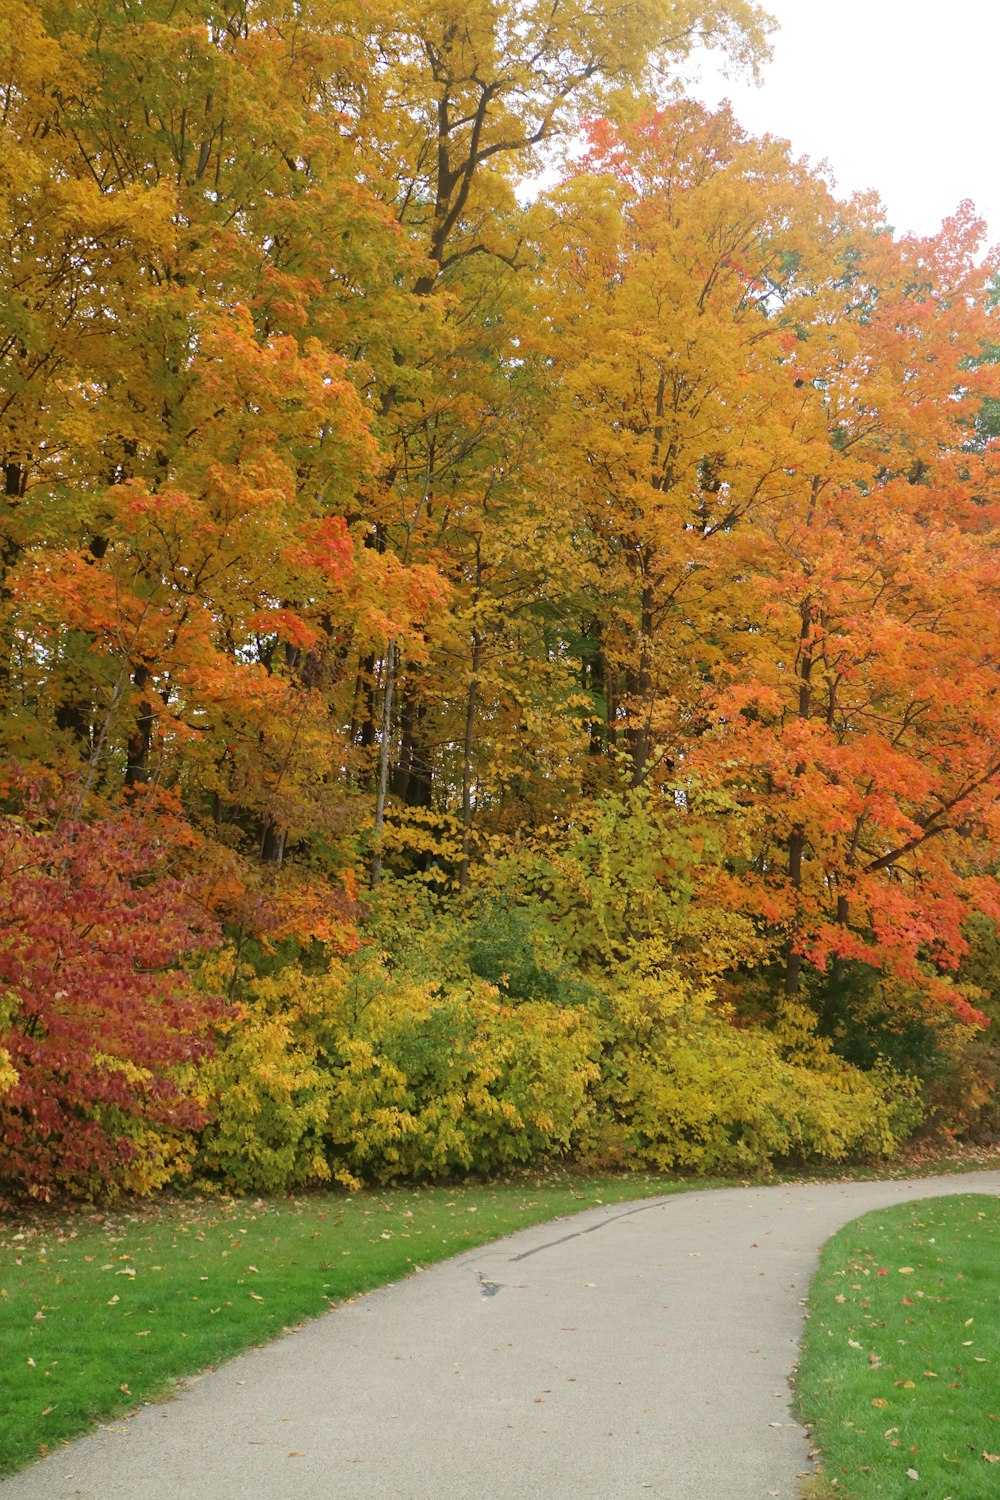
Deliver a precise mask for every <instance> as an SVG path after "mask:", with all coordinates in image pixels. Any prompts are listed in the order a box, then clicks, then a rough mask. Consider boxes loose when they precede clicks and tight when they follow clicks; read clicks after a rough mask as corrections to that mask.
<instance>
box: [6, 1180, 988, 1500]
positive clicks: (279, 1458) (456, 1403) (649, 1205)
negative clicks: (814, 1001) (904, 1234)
mask: <svg viewBox="0 0 1000 1500" xmlns="http://www.w3.org/2000/svg"><path fill="white" fill-rule="evenodd" d="M971 1192H979V1193H993V1194H1000V1172H977V1173H973V1174H970V1175H968V1176H957V1177H938V1178H924V1179H921V1180H919V1181H911V1182H859V1183H836V1184H824V1185H822V1186H786V1187H773V1188H730V1189H723V1190H721V1191H716V1192H697V1193H685V1194H683V1195H680V1196H677V1197H670V1198H655V1199H649V1200H646V1201H644V1202H640V1203H632V1204H617V1205H614V1206H609V1207H606V1208H598V1209H590V1210H588V1211H587V1212H585V1213H583V1214H580V1215H578V1216H577V1217H575V1218H569V1219H560V1220H557V1221H555V1222H554V1223H549V1224H542V1225H537V1226H535V1227H534V1228H532V1229H526V1230H523V1231H522V1232H521V1233H519V1234H516V1235H514V1236H512V1237H511V1238H509V1239H506V1240H500V1241H498V1242H496V1243H495V1244H492V1245H487V1246H483V1247H482V1248H480V1249H478V1250H472V1251H470V1252H469V1253H468V1254H466V1255H462V1256H460V1257H458V1258H457V1259H456V1260H452V1261H449V1262H447V1263H446V1264H444V1265H441V1266H437V1267H435V1268H433V1269H431V1270H429V1271H425V1272H423V1273H422V1274H420V1275H418V1276H414V1277H411V1278H409V1279H408V1280H407V1281H405V1282H401V1283H399V1284H397V1285H395V1286H392V1287H386V1288H384V1289H382V1290H381V1291H378V1292H373V1293H371V1294H370V1295H368V1296H366V1297H362V1298H360V1299H359V1300H358V1301H356V1302H354V1303H350V1304H347V1305H346V1306H343V1307H340V1308H337V1309H336V1310H334V1311H333V1312H331V1313H329V1314H327V1315H325V1316H323V1317H321V1318H319V1319H317V1321H316V1322H314V1323H310V1324H308V1325H307V1326H306V1327H304V1328H302V1329H300V1330H299V1331H297V1332H295V1333H293V1334H289V1335H287V1336H286V1337H285V1338H282V1339H280V1340H279V1341H278V1342H277V1343H274V1344H271V1345H268V1346H267V1347H266V1348H263V1349H257V1350H255V1351H253V1352H252V1353H250V1354H247V1355H244V1356H243V1357H241V1358H239V1359H235V1360H233V1361H232V1362H231V1363H230V1364H227V1365H225V1366H223V1367H222V1368H220V1369H219V1370H216V1371H213V1372H211V1373H210V1374H206V1375H203V1376H201V1377H200V1378H198V1379H196V1380H194V1381H192V1382H191V1383H190V1385H189V1386H188V1387H187V1388H186V1389H185V1390H184V1392H183V1394H182V1395H181V1396H180V1397H179V1398H178V1399H177V1400H175V1401H171V1402H168V1403H166V1404H163V1405H155V1406H147V1407H144V1408H142V1409H141V1410H140V1411H139V1412H138V1413H137V1414H136V1415H134V1416H132V1417H130V1418H128V1419H127V1420H124V1421H121V1422H118V1423H115V1424H114V1425H111V1426H108V1427H106V1428H102V1429H101V1430H100V1431H98V1432H96V1433H94V1434H93V1435H92V1436H90V1437H86V1438H82V1439H81V1440H80V1441H78V1442H76V1443H73V1444H71V1445H70V1446H69V1447H67V1448H63V1449H60V1450H59V1451H58V1452H56V1453H55V1454H53V1455H52V1456H51V1457H49V1458H47V1459H45V1460H43V1461H42V1462H41V1463H38V1464H36V1465H34V1466H33V1467H32V1468H31V1469H28V1470H26V1471H25V1472H24V1473H22V1474H19V1475H16V1476H15V1477H14V1478H13V1479H9V1480H7V1481H6V1482H4V1483H0V1500H237V1497H239V1500H632V1497H635V1500H643V1497H645V1496H647V1495H648V1496H650V1497H655V1500H768V1497H772V1496H776V1497H779V1500H795V1496H796V1495H797V1493H798V1477H797V1476H798V1475H799V1474H800V1473H802V1472H803V1471H804V1470H806V1469H807V1468H808V1462H807V1456H806V1452H807V1450H806V1437H805V1433H804V1432H803V1431H802V1429H801V1428H800V1427H799V1426H798V1424H797V1423H796V1422H795V1419H794V1417H793V1416H792V1414H791V1411H790V1407H789V1385H788V1377H789V1373H790V1371H791V1368H792V1364H793V1362H794V1360H795V1357H796V1351H797V1348H798V1341H799V1335H800V1333H801V1328H802V1316H803V1313H802V1299H803V1298H804V1297H805V1295H806V1292H807V1289H808V1286H809V1281H810V1278H811V1276H812V1273H813V1270H814V1267H815V1264H816V1255H817V1251H818V1249H819V1246H820V1245H821V1244H822V1243H823V1241H824V1240H826V1239H827V1238H828V1236H829V1235H831V1234H832V1233H833V1232H834V1231H835V1230H836V1229H838V1228H839V1227H840V1225H841V1224H843V1223H845V1222H846V1221H847V1220H848V1219H852V1218H854V1217H856V1215H858V1214H861V1213H865V1212H866V1211H867V1210H868V1209H870V1208H877V1207H881V1206H882V1205H885V1204H889V1203H897V1202H900V1201H902V1200H904V1199H910V1198H923V1197H930V1196H932V1195H933V1196H937V1195H939V1194H944V1193H971Z"/></svg>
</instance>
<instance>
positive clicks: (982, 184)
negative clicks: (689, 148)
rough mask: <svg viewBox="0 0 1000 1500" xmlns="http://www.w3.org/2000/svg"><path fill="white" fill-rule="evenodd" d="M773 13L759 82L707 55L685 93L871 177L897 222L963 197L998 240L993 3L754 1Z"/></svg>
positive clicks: (938, 215) (845, 174)
mask: <svg viewBox="0 0 1000 1500" xmlns="http://www.w3.org/2000/svg"><path fill="white" fill-rule="evenodd" d="M762 3H763V5H764V8H765V10H767V11H769V12H770V13H771V15H773V16H774V17H775V18H776V20H777V21H778V22H779V24H780V27H781V29H780V31H779V32H778V33H777V35H776V37H775V38H774V60H773V62H771V63H770V64H769V65H768V67H767V68H766V70H765V73H764V82H763V85H762V86H761V87H760V88H754V87H753V86H752V85H748V84H745V83H744V82H743V81H742V80H740V79H724V78H722V77H721V76H720V75H719V74H718V72H717V71H716V70H714V69H713V68H712V67H711V66H709V65H703V66H702V69H701V81H700V82H696V83H694V84H693V85H692V87H691V92H692V93H693V94H695V95H696V96H698V97H700V98H703V99H704V100H705V101H706V102H707V103H709V104H716V103H718V102H719V100H720V99H723V98H727V97H728V98H729V99H731V100H732V103H733V107H734V109H735V111H736V115H737V118H738V119H739V120H740V123H741V124H742V125H743V126H744V128H745V129H747V130H748V131H750V132H751V134H753V135H763V134H765V133H768V134H770V135H777V136H782V137H784V138H785V139H787V140H790V141H791V143H792V146H793V148H794V150H795V152H796V154H797V155H800V156H808V157H809V158H810V159H811V160H812V161H813V162H820V161H823V160H824V159H825V160H826V161H827V162H828V163H829V165H830V167H831V168H832V171H833V174H834V177H835V178H836V181H837V188H838V191H839V192H840V193H841V194H842V195H843V196H845V197H847V196H849V195H850V194H851V193H852V192H855V191H857V190H864V189H868V188H875V189H876V190H877V191H878V193H879V195H880V197H881V199H882V201H883V203H884V204H885V206H886V209H887V216H888V221H889V223H890V224H891V225H892V226H893V228H894V229H895V230H897V232H899V233H904V232H906V231H908V230H914V231H916V232H917V233H918V234H931V233H933V232H934V231H935V230H936V229H938V228H939V227H940V223H941V220H942V218H944V217H946V216H947V215H949V214H950V213H952V212H953V211H954V209H955V208H956V206H957V205H958V203H959V202H960V201H961V200H962V199H963V198H971V199H972V201H973V203H974V204H975V206H976V209H977V210H978V212H979V214H980V216H981V217H982V218H984V219H985V220H986V221H987V224H988V226H989V235H988V238H989V240H990V241H1000V150H998V143H1000V89H998V86H997V77H998V70H1000V0H762Z"/></svg>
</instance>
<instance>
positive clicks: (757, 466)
mask: <svg viewBox="0 0 1000 1500" xmlns="http://www.w3.org/2000/svg"><path fill="white" fill-rule="evenodd" d="M766 38H767V32H766V22H765V19H764V17H763V16H762V15H761V14H760V13H759V12H758V10H757V8H756V6H755V5H753V4H749V3H743V0H676V3H669V4H668V3H666V0H641V3H639V4H637V5H634V6H628V7H623V6H620V5H617V4H610V3H609V4H598V5H596V6H595V5H583V4H582V3H577V0H568V3H567V4H566V5H563V6H558V7H553V6H552V5H551V4H544V3H535V0H496V3H490V4H486V3H478V0H477V3H476V4H474V5H473V6H472V7H471V8H470V7H469V6H468V5H464V4H463V5H462V6H457V5H451V4H444V5H442V4H440V3H436V4H434V5H430V4H424V3H422V0H412V3H410V0H404V3H403V4H402V5H400V4H396V5H394V6H392V7H389V6H380V5H374V6H365V7H363V8H362V9H361V10H358V9H356V8H355V7H353V6H351V5H350V4H349V3H346V0H228V3H227V0H218V3H210V0H144V3H142V4H137V3H132V0H41V3H37V0H0V109H2V125H0V130H2V142H3V151H2V152H0V241H2V255H0V462H2V467H3V481H4V499H3V508H2V512H0V723H2V740H3V758H2V764H0V778H2V782H0V790H2V797H3V818H2V828H0V891H2V897H3V902H4V906H5V909H6V912H7V913H8V916H9V918H10V920H9V921H8V922H7V923H6V926H5V932H4V934H3V936H2V937H0V1028H2V1029H0V1042H2V1047H0V1125H2V1127H3V1132H4V1139H5V1147H4V1150H5V1158H4V1160H3V1161H2V1162H0V1178H2V1179H3V1181H4V1182H5V1183H6V1185H7V1186H8V1187H16V1188H25V1187H27V1188H28V1189H29V1190H30V1191H32V1192H35V1193H39V1194H42V1195H45V1194H48V1193H50V1192H53V1191H57V1190H61V1189H68V1190H71V1191H77V1192H80V1191H82V1192H95V1191H101V1190H103V1189H106V1188H108V1187H113V1186H125V1187H128V1188H132V1189H137V1190H149V1189H151V1188H154V1187H157V1186H159V1185H161V1184H162V1183H164V1182H168V1181H171V1180H175V1179H176V1178H178V1177H179V1176H182V1175H184V1174H189V1173H190V1172H191V1171H195V1172H196V1173H201V1174H214V1175H216V1176H223V1177H227V1178H228V1179H229V1180H230V1181H233V1182H237V1183H242V1184H243V1185H247V1186H273V1187H276V1186H281V1185H287V1184H288V1183H291V1182H308V1181H315V1180H323V1179H324V1178H326V1177H329V1176H330V1175H331V1174H333V1175H335V1176H339V1177H340V1178H341V1179H342V1180H345V1181H355V1180H358V1179H359V1178H363V1177H365V1176H375V1177H379V1176H383V1177H384V1176H391V1175H393V1174H394V1173H402V1172H406V1173H411V1174H415V1175H420V1174H425V1173H429V1172H440V1171H451V1170H456V1169H462V1168H493V1167H497V1166H502V1165H504V1164H506V1163H511V1162H516V1161H522V1160H528V1159H531V1158H533V1157H535V1156H538V1155H544V1154H546V1153H551V1152H554V1151H575V1152H579V1153H583V1154H586V1155H589V1156H591V1157H597V1158H601V1159H605V1160H622V1161H633V1162H640V1161H655V1162H657V1163H659V1164H661V1165H665V1166H670V1165H681V1166H699V1165H706V1164H707V1165H729V1166H732V1165H745V1164H750V1163H754V1162H760V1161H764V1160H768V1159H772V1158H775V1157H782V1156H792V1155H796V1154H799V1155H801V1154H806V1155H808V1154H817V1155H827V1156H840V1155H844V1154H846V1153H848V1152H855V1151H869V1152H872V1151H875V1152H878V1151H888V1150H891V1149H893V1147H894V1145H895V1143H897V1142H898V1141H899V1140H901V1139H903V1138H905V1136H906V1135H907V1134H908V1133H909V1132H911V1131H912V1130H913V1129H915V1128H916V1127H917V1126H918V1124H919V1123H920V1122H921V1121H922V1120H923V1121H926V1122H928V1123H930V1124H934V1125H937V1126H938V1127H940V1128H946V1129H951V1130H964V1129H973V1128H977V1129H980V1130H988V1129H990V1128H991V1127H992V1122H993V1120H994V1118H995V1117H994V1115H993V1113H992V1102H991V1101H992V1098H993V1092H994V1084H995V1056H994V1051H993V1045H992V1043H991V1041H990V1033H989V1029H988V1020H989V1014H990V1012H991V1008H992V997H991V990H990V986H991V981H992V978H993V976H994V974H995V972H996V968H997V963H996V939H995V925H994V924H995V921H996V919H997V916H998V914H1000V903H998V886H997V882H996V878H995V864H996V854H995V850H996V838H997V833H998V810H997V791H998V787H1000V699H998V679H997V641H998V639H1000V635H998V624H1000V611H998V604H1000V573H998V562H997V540H996V538H997V526H998V520H1000V510H998V494H997V479H996V465H997V457H996V446H995V439H994V436H993V434H994V431H995V428H996V412H997V410H998V409H1000V408H998V405H997V403H998V401H1000V371H998V362H997V357H996V356H997V348H998V341H997V333H996V327H995V324H996V316H995V310H994V306H995V285H996V277H997V272H998V269H1000V264H998V262H997V259H996V257H995V256H994V255H993V254H992V253H987V252H985V251H984V249H983V244H982V237H983V226H982V225H981V224H980V223H979V222H978V221H977V220H976V218H975V216H974V214H973V212H972V210H971V209H970V208H969V207H968V206H967V205H966V206H962V207H961V208H960V209H959V210H958V212H957V213H956V215H955V217H954V218H953V219H951V220H950V221H948V222H947V223H946V224H945V225H944V226H943V228H942V230H941V232H940V233H939V234H938V235H936V236H933V237H930V238H927V239H917V238H912V237H911V238H897V237H895V236H894V235H893V234H892V232H891V230H890V229H889V228H888V227H887V226H886V224H885V221H884V215H883V212H882V209H881V207H880V205H879V203H878V202H877V201H876V200H874V199H872V198H857V199H854V200H852V201H849V202H845V201H843V200H841V199H838V197H837V196H836V195H835V193H834V192H833V190H832V187H831V185H830V183H829V181H828V180H827V178H826V177H825V176H824V174H823V173H822V172H821V171H817V170H815V169H812V168H810V167H809V166H808V165H807V164H805V163H803V162H800V161H797V160H796V159H795V158H794V157H793V156H792V155H791V154H790V151H789V148H788V147H787V145H786V144H784V143H783V142H780V141H777V140H772V139H770V138H764V139H754V138H751V137H749V136H747V135H746V134H745V133H744V132H743V131H742V130H741V129H740V127H739V125H738V124H737V122H736V121H735V120H734V118H733V117H732V115H731V113H730V112H729V111H728V110H727V109H725V108H723V109H721V110H719V111H717V112H714V113H713V112H710V111H708V110H706V109H705V108H704V107H703V106H701V105H698V104H695V103H692V102H690V101H687V100H685V99H684V98H683V97H681V96H680V95H679V94H677V93H676V92H675V91H674V90H673V89H672V87H671V82H670V80H671V78H672V76H673V74H674V72H675V71H676V69H677V67H678V64H679V63H680V62H682V61H683V59H684V58H685V57H686V56H687V55H688V54H689V53H690V52H691V50H692V49H693V48H695V47H696V46H700V45H703V44H707V45H710V46H715V47H718V48H722V49H723V50H724V51H725V52H726V53H727V54H728V56H729V57H730V59H731V60H732V61H733V62H734V63H735V64H737V65H740V66H743V67H750V68H753V67H757V66H759V65H760V64H761V63H762V62H763V60H764V59H765V57H766ZM567 140H570V141H571V142H575V143H577V145H578V146H582V154H581V150H579V149H574V150H572V151H570V152H569V153H568V154H562V148H561V144H560V143H563V142H565V141H567ZM543 168H544V171H543ZM538 173H542V175H541V176H540V177H537V179H536V183H537V184H540V186H537V187H536V189H535V190H532V189H531V188H530V183H531V181H532V178H533V174H538Z"/></svg>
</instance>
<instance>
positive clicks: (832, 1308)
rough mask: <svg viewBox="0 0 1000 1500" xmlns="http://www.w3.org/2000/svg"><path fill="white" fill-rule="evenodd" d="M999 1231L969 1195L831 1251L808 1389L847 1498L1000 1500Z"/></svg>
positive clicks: (890, 1216)
mask: <svg viewBox="0 0 1000 1500" xmlns="http://www.w3.org/2000/svg"><path fill="white" fill-rule="evenodd" d="M998 1232H1000V1202H998V1200H997V1199H995V1198H990V1197H982V1196H978V1195H971V1194H970V1195H964V1196H961V1197H954V1198H939V1199H930V1200H921V1201H919V1202H916V1203H907V1204H900V1205H897V1206H895V1207H893V1208H891V1209H885V1210H879V1211H876V1212H874V1213H871V1214H867V1215H865V1216H864V1217H863V1218H861V1219H857V1220H855V1221H854V1222H853V1223H851V1224H849V1225H847V1226H846V1227H845V1228H844V1229H842V1230H841V1231H840V1232H839V1233H838V1234H837V1235H835V1236H834V1237H833V1239H832V1240H830V1241H829V1242H828V1244H827V1245H826V1246H825V1247H824V1250H823V1253H822V1256H821V1261H820V1268H819V1271H818V1272H817V1275H816V1278H815V1280H814V1282H813V1287H812V1292H811V1297H810V1303H811V1315H810V1320H809V1324H808V1326H807V1331H806V1338H805V1344H804V1349H803V1356H802V1361H801V1363H800V1366H799V1372H798V1378H797V1391H798V1402H799V1407H800V1411H801V1413H802V1416H803V1419H804V1420H805V1421H806V1423H807V1424H808V1425H809V1426H810V1427H811V1428H812V1429H813V1432H814V1439H815V1441H816V1444H817V1447H818V1448H819V1450H820V1452H821V1453H822V1455H823V1465H824V1473H825V1474H826V1475H827V1476H828V1477H829V1478H830V1479H835V1480H836V1481H837V1483H838V1486H839V1490H838V1492H839V1493H841V1494H843V1495H845V1496H851V1497H856V1500H876V1497H877V1500H884V1497H885V1496H886V1495H890V1494H895V1493H896V1492H897V1486H899V1485H901V1484H903V1483H905V1485H906V1493H907V1494H913V1495H914V1496H926V1497H927V1500H942V1497H943V1496H945V1495H949V1494H954V1495H956V1496H961V1500H995V1496H996V1494H997V1480H996V1473H995V1471H991V1469H990V1462H991V1460H990V1455H991V1454H993V1453H994V1451H995V1449H996V1447H997V1446H998V1443H997V1439H998V1436H1000V1415H998V1405H1000V1387H998V1383H997V1369H996V1362H997V1356H996V1353H995V1351H996V1350H997V1349H998V1348H1000V1269H998V1263H997V1259H996V1236H997V1234H998ZM883 1269H884V1270H888V1271H889V1274H888V1275H887V1276H882V1275H880V1274H879V1271H880V1270H883ZM900 1278H903V1279H902V1280H901V1279H900ZM901 1492H902V1491H900V1493H901Z"/></svg>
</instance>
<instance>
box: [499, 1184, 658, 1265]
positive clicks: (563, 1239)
mask: <svg viewBox="0 0 1000 1500" xmlns="http://www.w3.org/2000/svg"><path fill="white" fill-rule="evenodd" d="M664 1202H665V1200H664V1199H663V1198H657V1199H655V1200H654V1201H653V1202H652V1203H640V1204H639V1205H638V1206H637V1207H636V1208H627V1209H626V1210H625V1212H624V1213H620V1214H611V1215H609V1217H608V1218H606V1219H602V1220H601V1221H600V1223H599V1224H589V1225H588V1226H587V1228H586V1229H574V1230H572V1231H571V1232H570V1233H569V1234H564V1235H560V1237H559V1239H557V1240H548V1241H547V1242H546V1243H545V1244H544V1245H535V1247H534V1248H533V1249H531V1250H522V1251H521V1253H520V1255H512V1256H511V1257H510V1261H511V1263H513V1262H514V1261H515V1260H527V1259H528V1256H529V1255H540V1254H541V1253H542V1251H543V1250H553V1249H555V1247H556V1245H565V1244H567V1243H568V1241H569V1240H578V1239H580V1237H581V1236H582V1235H585V1234H593V1233H594V1232H595V1230H598V1229H604V1228H606V1226H607V1225H608V1224H617V1222H618V1220H619V1219H628V1218H630V1217H631V1216H632V1214H644V1213H646V1211H647V1210H648V1209H650V1208H662V1207H663V1205H664Z"/></svg>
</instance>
